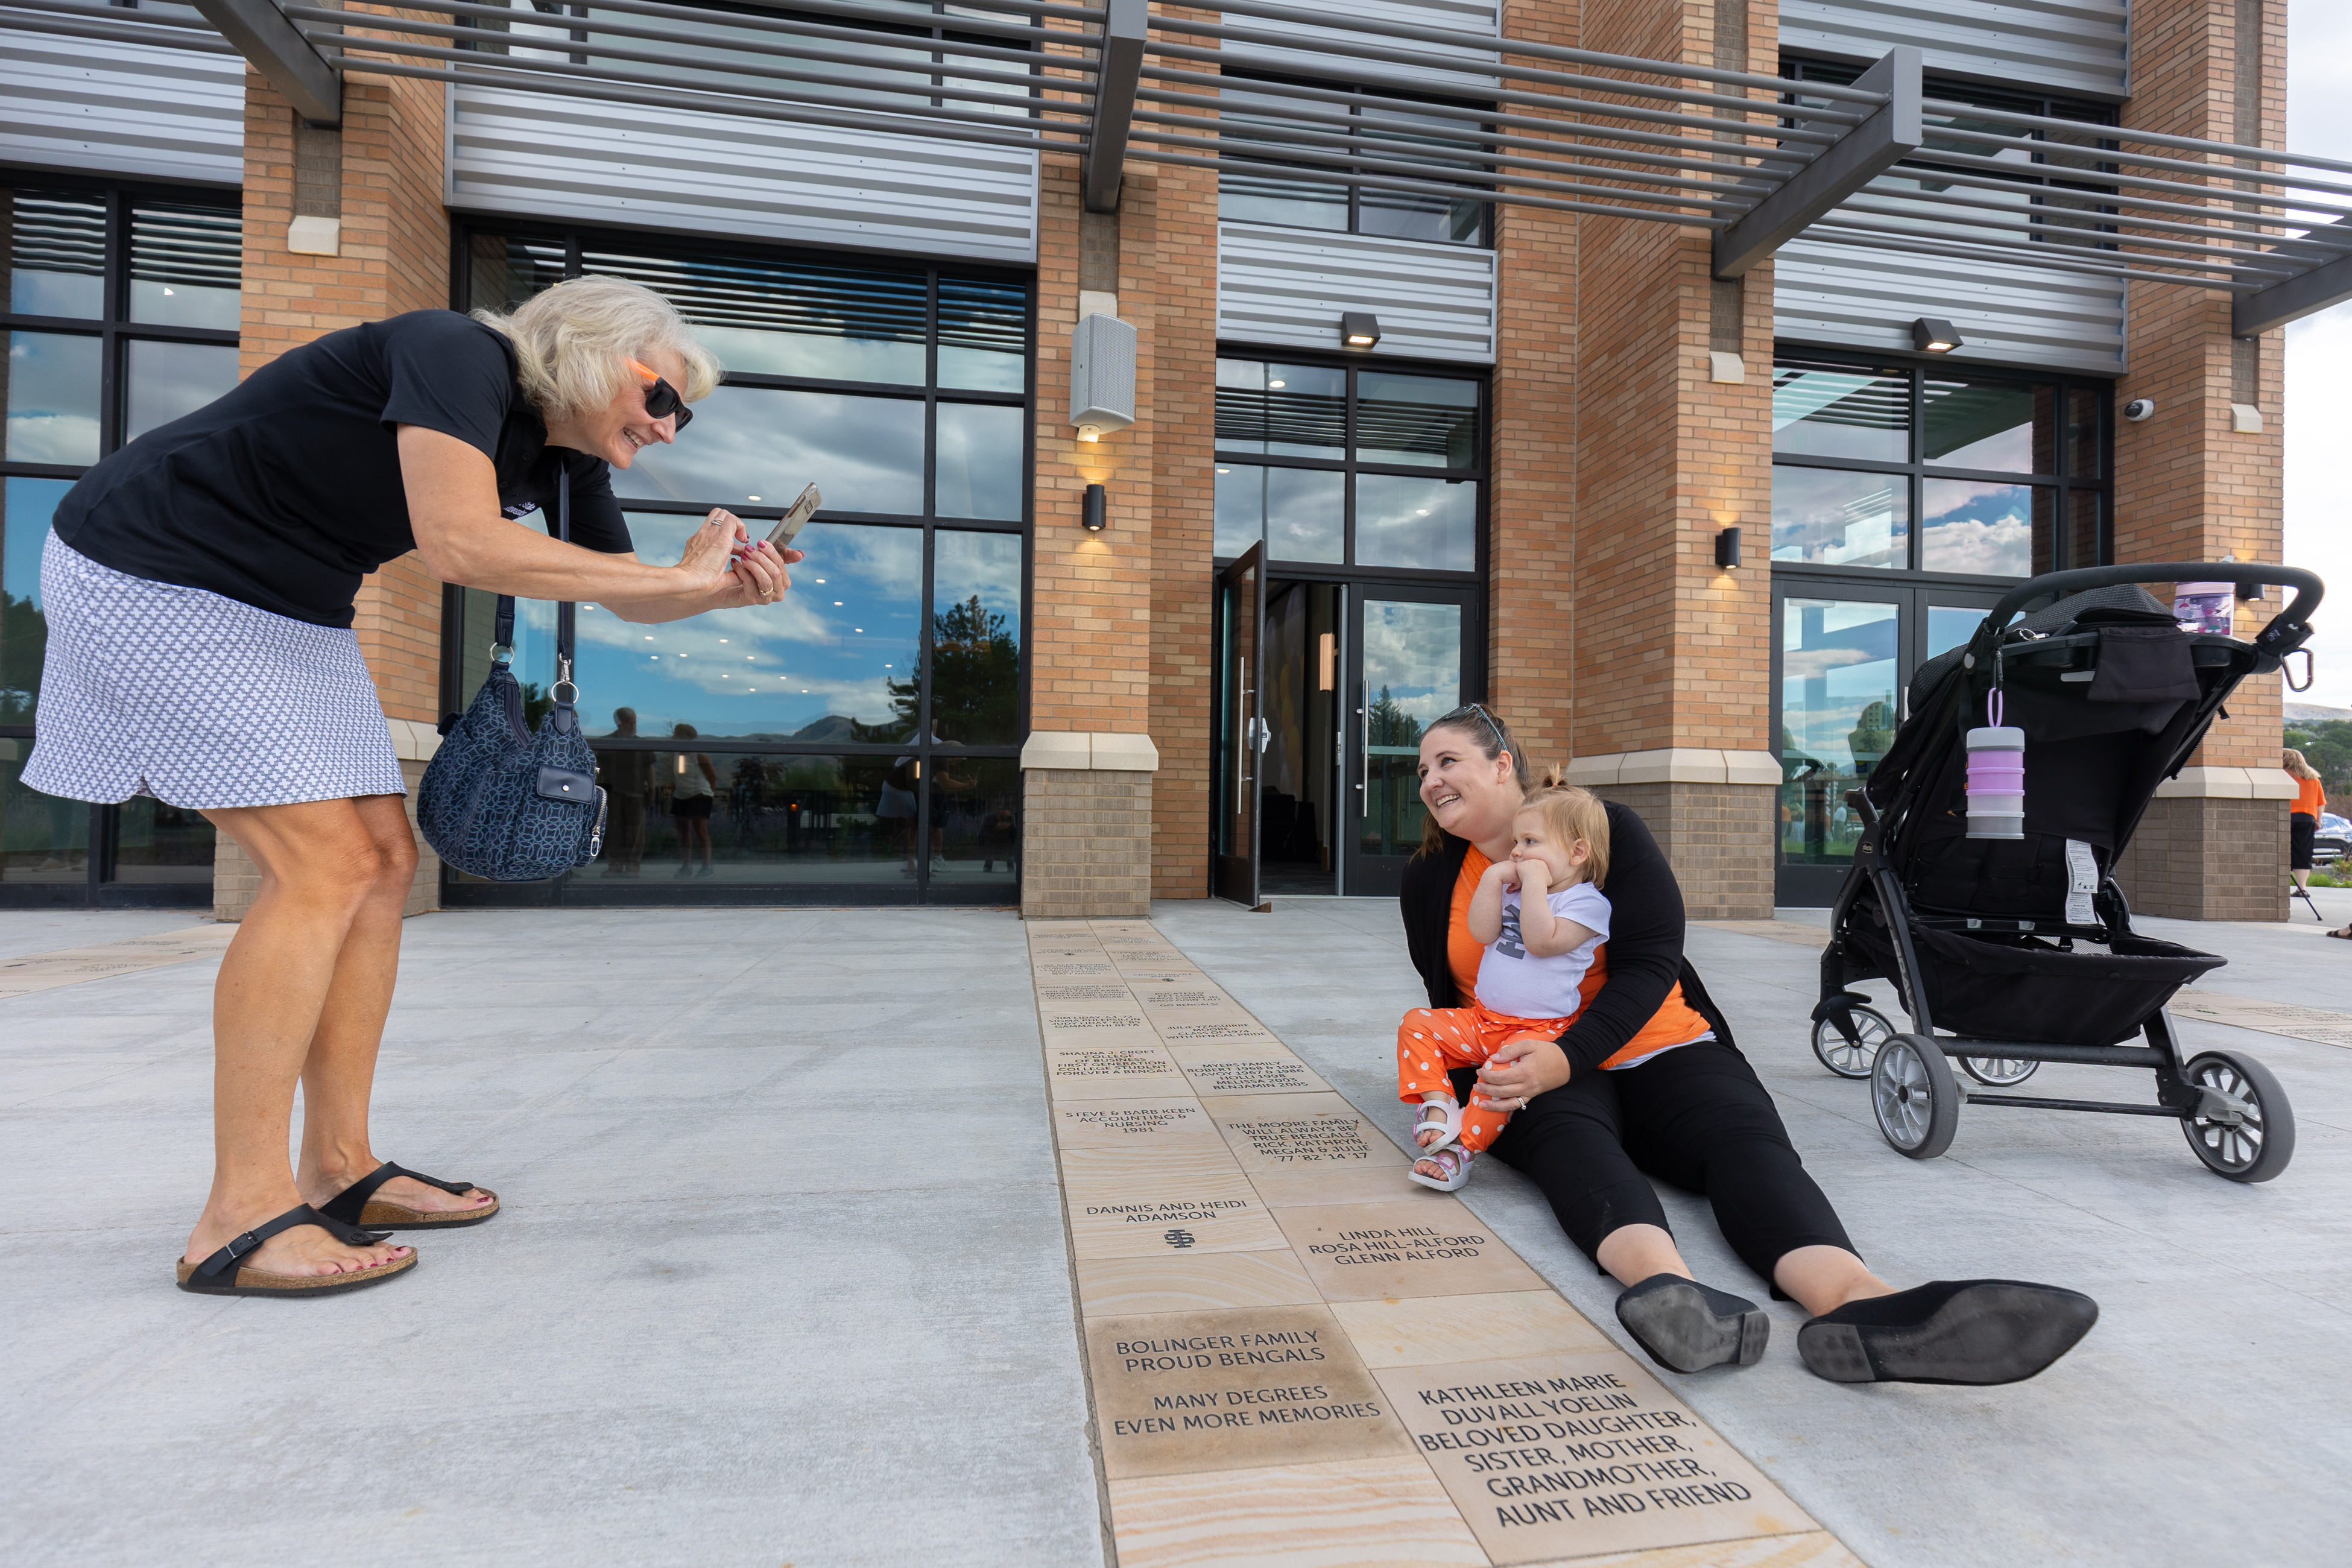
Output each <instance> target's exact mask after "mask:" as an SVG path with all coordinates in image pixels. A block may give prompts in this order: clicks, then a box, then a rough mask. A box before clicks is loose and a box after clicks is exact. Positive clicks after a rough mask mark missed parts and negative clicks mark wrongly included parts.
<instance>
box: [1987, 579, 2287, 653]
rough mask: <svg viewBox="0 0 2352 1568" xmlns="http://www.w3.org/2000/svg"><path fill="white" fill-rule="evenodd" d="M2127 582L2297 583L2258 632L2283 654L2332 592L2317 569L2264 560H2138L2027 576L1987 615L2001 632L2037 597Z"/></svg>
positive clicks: (2258, 643)
mask: <svg viewBox="0 0 2352 1568" xmlns="http://www.w3.org/2000/svg"><path fill="white" fill-rule="evenodd" d="M2127 583H2231V584H2236V585H2237V586H2239V587H2243V586H2245V585H2246V584H2249V583H2252V584H2273V583H2276V584H2280V585H2281V586H2283V587H2289V588H2293V589H2294V599H2293V600H2291V601H2290V602H2289V603H2288V605H2287V606H2286V608H2285V609H2284V610H2281V611H2280V612H2279V613H2278V614H2277V615H2275V616H2272V617H2271V622H2270V625H2268V626H2264V627H2263V629H2262V630H2261V631H2260V632H2258V633H2257V634H2255V637H2254V646H2255V647H2258V648H2260V649H2261V650H2262V651H2263V652H2264V653H2266V654H2270V655H2273V656H2274V657H2279V658H2284V656H2285V655H2286V654H2288V653H2289V652H2291V651H2292V650H2294V648H2296V647H2301V646H2302V645H2303V642H2304V640H2305V638H2307V637H2310V636H2311V612H2312V611H2314V610H2315V609H2317V608H2318V607H2319V601H2320V597H2321V595H2324V594H2325V593H2326V591H2327V588H2326V584H2324V583H2322V582H2321V581H2320V580H2319V577H2318V574H2315V573H2311V572H2305V570H2303V569H2302V568H2301V567H2299V566H2271V565H2265V564H2264V563H2261V562H2259V561H2148V562H2134V563H2130V564H2128V565H2123V566H2085V567H2082V568H2080V569H2078V570H2076V571H2073V572H2049V573H2045V574H2042V576H2039V577H2031V578H2028V579H2027V580H2026V581H2024V582H2022V583H2020V584H2018V585H2017V586H2016V587H2014V588H2011V590H2010V591H2009V592H2008V593H2006V594H2004V595H2001V599H2000V603H1999V604H1998V605H1994V606H1993V607H1992V612H1991V614H1990V615H1989V616H1986V617H1985V619H1986V620H1987V621H1988V622H1989V623H1990V626H1991V627H1992V632H1993V635H1994V636H1996V637H1998V636H1999V635H2000V633H2001V632H2002V631H2003V630H2004V629H2006V628H2007V627H2008V626H2009V623H2010V618H2011V616H2015V615H2016V614H2017V612H2018V611H2020V610H2021V609H2023V608H2024V607H2025V606H2026V605H2030V604H2032V602H2033V601H2034V600H2036V599H2040V598H2044V597H2047V596H2050V595H2061V596H2063V595H2068V594H2081V593H2086V592H2088V591H2089V590H2091V589H2093V588H2115V587H2120V586H2122V585H2123V584H2127Z"/></svg>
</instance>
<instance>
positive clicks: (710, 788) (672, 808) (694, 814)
mask: <svg viewBox="0 0 2352 1568" xmlns="http://www.w3.org/2000/svg"><path fill="white" fill-rule="evenodd" d="M670 734H671V736H672V737H673V738H674V739H677V740H682V741H693V740H699V739H700V738H701V736H700V732H699V731H697V730H696V729H695V727H694V726H693V725H691V724H680V725H679V726H677V728H676V729H675V730H672V731H670ZM665 782H667V784H668V785H669V815H670V819H671V820H672V821H673V822H675V823H677V875H678V876H680V877H708V876H709V875H710V805H711V802H712V801H714V800H716V799H718V797H719V770H718V769H717V768H715V767H713V766H711V765H710V759H709V757H708V756H706V755H705V754H704V753H702V752H674V753H672V755H671V757H670V772H669V777H668V778H667V781H665ZM698 847H699V848H700V849H701V851H702V868H701V869H700V870H697V869H695V866H694V852H695V850H696V849H697V848H698Z"/></svg>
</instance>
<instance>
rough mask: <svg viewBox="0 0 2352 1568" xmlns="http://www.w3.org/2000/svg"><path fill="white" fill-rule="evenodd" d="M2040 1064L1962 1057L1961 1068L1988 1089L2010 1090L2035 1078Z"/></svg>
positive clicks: (2008, 1059)
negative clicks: (2035, 1072) (2034, 1073)
mask: <svg viewBox="0 0 2352 1568" xmlns="http://www.w3.org/2000/svg"><path fill="white" fill-rule="evenodd" d="M2041 1065H2042V1064H2041V1063H2040V1062H2021V1061H2018V1060H2016V1059H2015V1058H2011V1057H1962V1058H1960V1068H1961V1070H1962V1071H1964V1072H1966V1073H1967V1074H1968V1075H1969V1077H1970V1078H1972V1079H1976V1080H1977V1081H1978V1082H1979V1083H1980V1084H1982V1085H1984V1086H1985V1087H1986V1088H1987V1089H2009V1088H2011V1087H2012V1086H2014V1085H2017V1084H2021V1083H2023V1082H2024V1081H2025V1080H2026V1079H2030V1078H2032V1076H2033V1072H2034V1069H2035V1068H2039V1067H2040V1066H2041Z"/></svg>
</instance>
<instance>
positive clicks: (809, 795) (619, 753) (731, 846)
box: [571, 725, 913, 888]
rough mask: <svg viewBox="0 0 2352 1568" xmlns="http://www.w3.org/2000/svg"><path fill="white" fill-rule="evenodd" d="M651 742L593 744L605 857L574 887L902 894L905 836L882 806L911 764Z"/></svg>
mask: <svg viewBox="0 0 2352 1568" xmlns="http://www.w3.org/2000/svg"><path fill="white" fill-rule="evenodd" d="M687 729H688V731H692V730H693V729H694V726H692V725H688V726H687ZM655 740H656V742H660V745H659V748H658V749H648V748H645V747H621V746H615V745H599V746H597V747H596V778H597V782H598V783H600V784H603V785H604V789H605V792H606V813H607V815H606V818H605V828H604V854H603V855H602V856H600V857H599V858H597V860H596V862H595V864H593V865H591V866H587V867H583V868H581V869H580V870H577V871H574V872H572V874H571V875H572V878H573V879H575V880H577V881H581V882H584V883H587V884H589V885H591V886H604V885H608V884H609V883H610V882H611V881H614V880H622V881H625V880H638V879H642V880H658V881H663V882H675V881H709V882H714V883H719V884H725V885H731V886H735V887H775V886H790V887H804V888H829V887H839V888H855V887H866V888H871V887H875V886H877V885H879V886H887V887H901V886H903V882H902V878H901V868H902V867H904V866H905V865H906V863H907V858H908V842H907V840H908V834H907V833H906V832H904V831H903V830H902V829H901V828H900V826H899V825H898V823H897V822H896V821H894V820H892V819H891V818H888V817H887V816H881V815H879V814H878V811H877V808H879V807H880V806H882V805H884V804H885V800H884V793H885V792H884V785H885V784H887V782H888V781H889V780H890V779H891V778H892V777H893V776H894V775H897V776H900V777H904V776H906V775H907V773H908V772H909V764H910V763H911V761H912V759H907V760H906V761H905V762H900V761H898V760H896V759H893V758H892V757H891V756H890V755H889V754H888V753H887V752H885V753H884V754H882V755H880V756H792V755H784V756H779V755H775V754H773V753H770V754H766V755H760V754H756V753H745V752H730V751H729V750H727V748H726V745H725V743H724V742H720V741H716V740H714V739H712V738H711V737H710V736H709V735H706V734H701V733H688V734H683V735H681V734H677V733H676V732H675V731H674V729H672V730H665V731H663V732H662V733H661V734H659V735H657V736H656V737H655ZM616 786H620V787H616ZM905 874H906V875H907V876H911V875H912V874H913V873H912V872H911V871H908V872H906V873H905Z"/></svg>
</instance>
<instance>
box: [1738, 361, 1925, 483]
mask: <svg viewBox="0 0 2352 1568" xmlns="http://www.w3.org/2000/svg"><path fill="white" fill-rule="evenodd" d="M1772 450H1774V451H1775V452H1787V453H1790V454H1792V455H1794V456H1798V457H1810V458H1867V459H1870V460H1872V461H1874V462H1882V463H1904V462H1908V461H1910V458H1911V377H1910V375H1909V374H1908V373H1907V372H1904V371H1867V370H1861V371H1857V370H1837V369H1819V368H1814V367H1811V366H1807V365H1799V364H1783V365H1776V366H1775V367H1773V371H1772Z"/></svg>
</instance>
